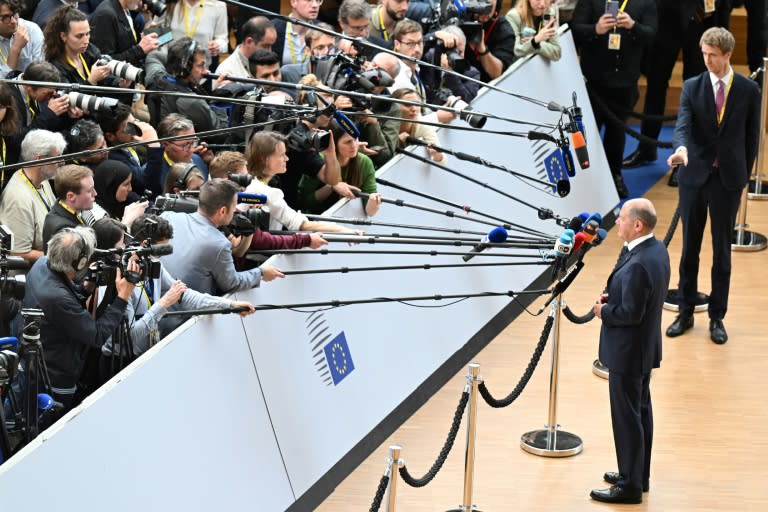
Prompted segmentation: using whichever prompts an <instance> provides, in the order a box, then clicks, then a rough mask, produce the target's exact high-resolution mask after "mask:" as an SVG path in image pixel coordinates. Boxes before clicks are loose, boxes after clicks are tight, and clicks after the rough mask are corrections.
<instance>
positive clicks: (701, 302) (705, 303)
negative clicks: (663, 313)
mask: <svg viewBox="0 0 768 512" xmlns="http://www.w3.org/2000/svg"><path fill="white" fill-rule="evenodd" d="M664 309H666V310H667V311H680V306H679V305H678V299H677V288H670V289H669V290H668V291H667V298H666V299H664ZM708 309H709V295H707V294H706V293H701V292H699V294H698V295H697V296H696V305H695V306H694V307H693V312H694V313H699V312H701V311H706V310H708Z"/></svg>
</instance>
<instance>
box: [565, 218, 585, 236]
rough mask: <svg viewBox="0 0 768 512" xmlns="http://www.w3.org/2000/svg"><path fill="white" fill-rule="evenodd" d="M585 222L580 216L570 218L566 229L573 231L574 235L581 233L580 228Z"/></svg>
mask: <svg viewBox="0 0 768 512" xmlns="http://www.w3.org/2000/svg"><path fill="white" fill-rule="evenodd" d="M585 220H586V218H581V216H580V215H577V216H576V217H572V218H571V220H569V221H568V229H570V230H573V232H574V233H578V232H579V231H581V226H583V225H584V221H585Z"/></svg>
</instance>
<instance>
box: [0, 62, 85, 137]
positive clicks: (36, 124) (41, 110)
mask: <svg viewBox="0 0 768 512" xmlns="http://www.w3.org/2000/svg"><path fill="white" fill-rule="evenodd" d="M16 80H29V81H32V82H61V81H62V79H61V73H60V72H59V70H58V69H57V68H56V66H54V65H53V64H51V63H49V62H33V63H32V64H30V65H29V66H27V69H25V70H24V73H23V74H21V75H19V76H18V77H16ZM9 85H14V87H13V92H14V96H15V99H16V111H17V112H19V117H20V119H19V121H20V123H19V124H20V129H21V130H24V129H25V128H28V129H32V130H35V129H43V130H50V131H52V132H63V131H65V130H66V129H67V128H68V127H69V126H71V125H72V123H74V122H75V120H77V119H78V118H80V117H82V116H83V111H82V110H80V109H79V108H77V107H72V106H70V101H69V97H68V96H67V95H66V94H59V93H58V92H57V91H56V90H55V89H51V88H50V87H33V86H31V85H21V84H14V83H13V82H9Z"/></svg>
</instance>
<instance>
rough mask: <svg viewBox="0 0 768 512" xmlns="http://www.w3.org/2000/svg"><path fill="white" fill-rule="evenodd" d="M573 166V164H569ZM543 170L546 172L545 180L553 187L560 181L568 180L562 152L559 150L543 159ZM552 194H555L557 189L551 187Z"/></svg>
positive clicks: (556, 149)
mask: <svg viewBox="0 0 768 512" xmlns="http://www.w3.org/2000/svg"><path fill="white" fill-rule="evenodd" d="M571 165H573V164H571ZM544 168H545V169H546V170H547V178H548V179H549V182H550V183H552V184H553V185H554V184H555V183H557V182H558V181H560V180H567V179H568V166H567V164H566V162H565V158H564V157H563V151H562V150H561V149H560V148H555V150H554V151H552V153H550V154H549V155H548V156H547V157H546V158H545V159H544ZM552 192H557V187H556V186H553V187H552Z"/></svg>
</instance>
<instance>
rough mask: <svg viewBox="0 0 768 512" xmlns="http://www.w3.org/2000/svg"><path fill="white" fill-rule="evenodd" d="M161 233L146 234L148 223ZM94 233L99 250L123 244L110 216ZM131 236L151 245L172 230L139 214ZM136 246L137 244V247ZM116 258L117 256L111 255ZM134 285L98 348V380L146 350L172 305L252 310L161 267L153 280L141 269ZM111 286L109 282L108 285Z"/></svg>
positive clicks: (122, 233)
mask: <svg viewBox="0 0 768 512" xmlns="http://www.w3.org/2000/svg"><path fill="white" fill-rule="evenodd" d="M161 224H164V226H163V229H162V230H158V233H160V232H161V231H162V232H163V233H165V234H164V235H163V239H160V238H159V237H155V236H150V235H149V233H148V231H150V229H149V228H150V226H152V225H157V226H160V225H161ZM93 229H94V231H95V232H96V240H97V247H98V248H99V249H102V250H109V249H122V250H124V249H125V248H126V245H125V226H123V225H122V224H120V223H119V222H117V221H116V220H114V219H101V220H99V221H98V222H96V224H94V226H93ZM131 231H132V232H133V233H134V237H133V238H134V239H136V240H147V239H152V243H153V244H167V243H169V242H170V241H171V237H172V236H173V230H172V228H171V227H170V225H169V224H168V222H167V221H166V220H165V219H162V218H159V217H157V216H155V215H142V216H141V217H139V218H138V219H136V220H135V221H134V222H133V224H132V225H131ZM137 248H138V247H137ZM115 256H116V257H118V258H119V255H115ZM139 279H140V280H139V282H138V284H137V286H136V287H135V288H134V289H133V293H132V294H131V296H130V298H129V299H128V305H127V307H126V309H125V313H124V315H123V321H122V322H120V324H119V325H118V327H117V328H116V330H115V332H114V333H113V335H112V336H110V337H109V339H107V340H106V341H105V342H104V344H103V345H102V347H101V354H102V358H101V362H100V370H101V372H100V373H101V380H102V381H106V380H108V379H109V378H111V377H112V376H113V375H114V374H116V373H117V372H118V371H120V370H121V369H122V368H123V367H125V366H126V365H127V364H128V363H130V362H131V361H132V360H133V359H134V358H136V357H138V356H140V355H141V354H143V353H144V352H146V351H147V350H148V349H149V348H150V347H152V346H153V345H155V343H157V342H158V341H159V340H160V339H161V335H160V334H159V333H160V322H161V320H162V319H163V317H164V316H165V314H166V313H167V312H168V311H169V310H171V309H172V308H173V307H174V306H177V305H178V307H179V308H180V309H182V310H194V309H205V308H228V307H232V308H236V307H246V308H248V310H247V311H244V312H242V313H240V316H247V315H250V314H252V313H253V312H254V311H255V310H254V308H253V305H251V304H250V303H248V302H240V301H231V300H229V299H225V298H221V297H214V296H212V295H208V294H206V293H199V292H196V291H195V290H192V289H189V288H187V285H186V284H184V282H183V281H179V280H177V279H174V278H173V277H172V276H171V274H169V273H168V271H166V270H165V269H163V268H161V269H160V275H159V277H157V278H155V279H153V278H152V277H151V276H149V275H147V273H146V272H142V273H141V275H140V277H139ZM110 287H111V284H110ZM112 295H114V289H113V290H109V289H108V290H106V291H104V292H103V293H100V296H102V297H110V296H112Z"/></svg>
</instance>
